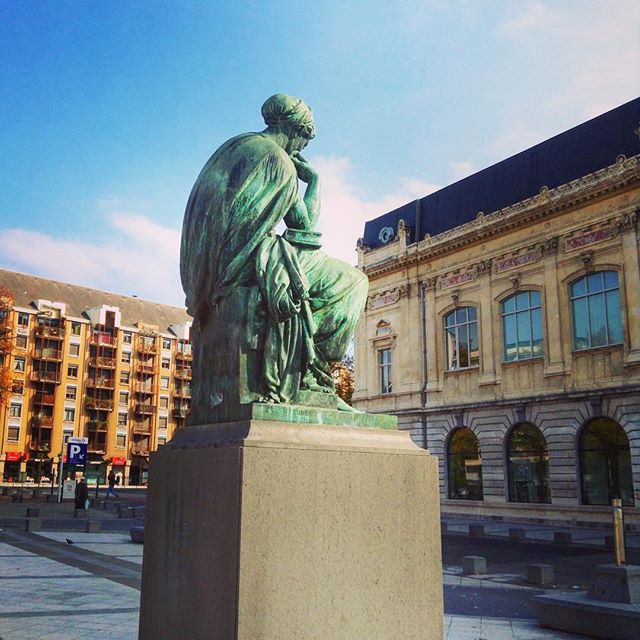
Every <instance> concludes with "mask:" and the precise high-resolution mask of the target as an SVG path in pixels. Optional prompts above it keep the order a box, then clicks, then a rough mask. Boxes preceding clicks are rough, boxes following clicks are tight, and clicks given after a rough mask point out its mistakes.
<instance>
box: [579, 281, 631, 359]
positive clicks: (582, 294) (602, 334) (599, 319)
mask: <svg viewBox="0 0 640 640" xmlns="http://www.w3.org/2000/svg"><path fill="white" fill-rule="evenodd" d="M570 296H571V315H572V318H573V344H574V347H575V348H576V349H591V348H593V347H603V346H606V345H609V344H621V343H622V317H621V313H620V288H619V285H618V274H617V273H616V272H615V271H598V272H597V273H590V274H589V275H587V276H584V277H582V278H580V279H579V280H576V281H575V282H573V283H572V284H571V286H570Z"/></svg>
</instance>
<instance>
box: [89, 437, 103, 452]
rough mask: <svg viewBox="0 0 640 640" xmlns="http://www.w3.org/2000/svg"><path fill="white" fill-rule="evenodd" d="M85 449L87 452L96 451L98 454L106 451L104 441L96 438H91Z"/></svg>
mask: <svg viewBox="0 0 640 640" xmlns="http://www.w3.org/2000/svg"><path fill="white" fill-rule="evenodd" d="M87 451H88V452H89V453H97V454H98V455H102V456H103V455H104V454H105V453H106V442H100V441H98V440H91V438H89V441H88V443H87Z"/></svg>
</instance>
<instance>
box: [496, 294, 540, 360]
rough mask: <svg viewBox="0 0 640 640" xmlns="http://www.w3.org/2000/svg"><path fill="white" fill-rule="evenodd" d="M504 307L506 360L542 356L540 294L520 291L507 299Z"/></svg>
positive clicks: (503, 324)
mask: <svg viewBox="0 0 640 640" xmlns="http://www.w3.org/2000/svg"><path fill="white" fill-rule="evenodd" d="M501 308H502V335H503V341H504V359H505V361H506V362H511V361H512V360H528V359H530V358H540V357H542V355H543V351H542V304H541V298H540V293H539V292H538V291H519V292H518V293H516V294H514V295H512V296H510V297H509V298H507V299H506V300H503V302H502V305H501Z"/></svg>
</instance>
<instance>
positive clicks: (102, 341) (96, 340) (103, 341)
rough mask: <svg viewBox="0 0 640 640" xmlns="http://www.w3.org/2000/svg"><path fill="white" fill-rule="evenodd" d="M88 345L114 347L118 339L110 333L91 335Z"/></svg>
mask: <svg viewBox="0 0 640 640" xmlns="http://www.w3.org/2000/svg"><path fill="white" fill-rule="evenodd" d="M89 343H90V344H93V345H97V346H99V347H115V346H117V344H118V339H117V338H116V337H115V336H112V335H111V334H110V333H92V334H91V338H89Z"/></svg>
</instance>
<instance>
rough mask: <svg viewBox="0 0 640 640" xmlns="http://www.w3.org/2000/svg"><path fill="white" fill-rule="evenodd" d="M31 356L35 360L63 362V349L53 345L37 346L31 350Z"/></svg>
mask: <svg viewBox="0 0 640 640" xmlns="http://www.w3.org/2000/svg"><path fill="white" fill-rule="evenodd" d="M31 357H32V358H33V359H34V360H52V361H55V362H61V361H62V349H56V348H53V347H44V348H40V349H37V348H36V349H34V350H33V351H32V352H31Z"/></svg>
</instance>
